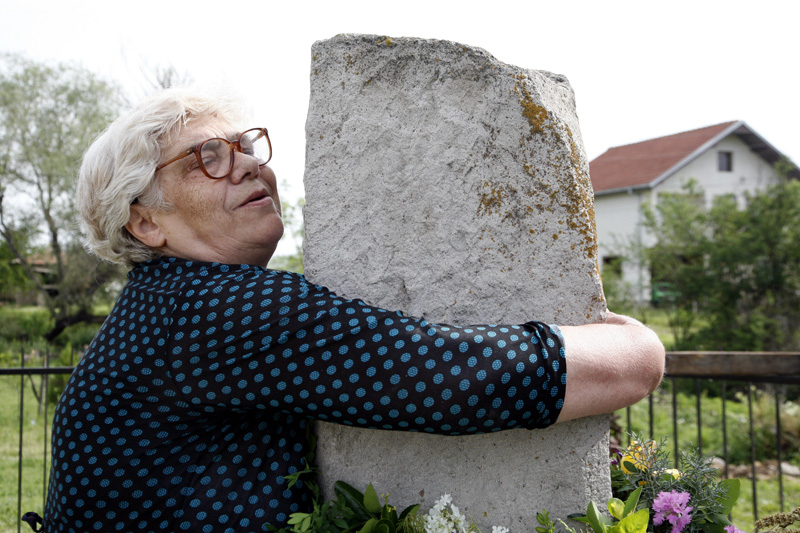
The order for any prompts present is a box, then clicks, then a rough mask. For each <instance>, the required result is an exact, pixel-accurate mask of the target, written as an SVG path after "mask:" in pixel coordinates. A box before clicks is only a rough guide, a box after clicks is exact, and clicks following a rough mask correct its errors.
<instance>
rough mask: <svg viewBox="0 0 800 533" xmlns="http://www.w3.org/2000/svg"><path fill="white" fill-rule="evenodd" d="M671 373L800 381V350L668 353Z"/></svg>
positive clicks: (744, 379)
mask: <svg viewBox="0 0 800 533" xmlns="http://www.w3.org/2000/svg"><path fill="white" fill-rule="evenodd" d="M666 373H667V376H670V377H702V378H716V379H737V380H742V381H749V380H753V381H774V382H782V383H800V352H667V370H666Z"/></svg>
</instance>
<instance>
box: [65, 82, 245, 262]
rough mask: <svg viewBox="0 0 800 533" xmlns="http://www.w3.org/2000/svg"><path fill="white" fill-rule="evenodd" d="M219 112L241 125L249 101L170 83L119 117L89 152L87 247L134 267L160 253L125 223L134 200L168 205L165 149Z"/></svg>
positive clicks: (83, 210)
mask: <svg viewBox="0 0 800 533" xmlns="http://www.w3.org/2000/svg"><path fill="white" fill-rule="evenodd" d="M209 116H215V117H218V118H221V119H222V120H224V121H225V122H227V123H228V124H230V125H231V126H234V127H241V126H242V123H243V121H244V119H245V106H244V105H243V103H242V101H241V100H240V99H239V98H238V97H236V96H230V94H229V93H226V94H221V93H219V92H216V91H215V92H211V91H209V90H207V89H206V90H200V89H197V88H170V89H165V90H163V91H161V92H159V93H157V94H155V95H154V96H152V97H151V98H149V99H148V100H146V101H144V102H142V103H141V104H140V105H138V106H137V107H136V108H134V109H133V110H132V111H130V112H129V113H127V114H125V115H123V116H121V117H120V118H118V119H117V120H115V121H114V122H113V123H112V124H111V125H110V126H109V127H108V128H107V129H106V131H105V132H103V133H102V134H101V135H100V136H99V137H98V138H97V140H96V141H95V142H94V143H92V145H91V146H90V147H89V149H88V150H87V151H86V153H85V154H84V157H83V163H82V165H81V170H80V175H79V177H78V186H77V198H76V200H77V205H78V212H79V214H80V220H79V222H80V228H81V231H82V233H83V237H84V239H83V240H84V245H85V246H86V248H87V249H88V250H89V251H90V252H92V253H94V254H96V255H97V256H98V257H100V258H101V259H105V260H107V261H110V262H112V263H121V264H124V265H125V266H127V267H131V266H133V265H134V264H136V263H140V262H143V261H148V260H150V259H154V258H156V257H158V256H159V255H160V254H159V252H158V251H157V250H155V249H153V248H151V247H149V246H147V245H145V244H143V243H142V242H140V241H139V240H137V239H136V238H135V237H133V236H132V235H131V234H130V233H129V232H128V230H127V229H125V224H127V223H128V221H129V219H130V207H131V205H132V204H133V203H134V202H138V203H140V204H141V205H142V206H144V207H148V208H153V209H157V210H158V209H160V210H166V209H170V208H171V205H170V204H169V203H168V202H166V201H165V199H164V196H163V194H162V192H161V188H160V187H159V185H158V183H157V181H156V176H155V172H156V167H157V166H158V163H159V161H160V160H161V156H162V149H163V148H164V147H166V146H168V145H169V144H170V143H171V142H172V141H173V140H174V139H176V138H177V137H178V135H180V133H181V130H182V128H183V127H184V126H186V124H187V123H189V122H190V121H192V120H193V119H197V118H201V117H209Z"/></svg>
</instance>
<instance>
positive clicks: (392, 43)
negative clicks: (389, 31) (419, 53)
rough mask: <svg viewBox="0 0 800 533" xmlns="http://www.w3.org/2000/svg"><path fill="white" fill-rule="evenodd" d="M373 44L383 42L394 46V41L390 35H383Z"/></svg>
mask: <svg viewBox="0 0 800 533" xmlns="http://www.w3.org/2000/svg"><path fill="white" fill-rule="evenodd" d="M375 44H377V45H381V44H385V45H386V46H394V41H392V38H391V37H384V38H383V39H381V40H380V41H378V42H377V43H375Z"/></svg>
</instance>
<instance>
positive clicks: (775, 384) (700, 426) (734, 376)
mask: <svg viewBox="0 0 800 533" xmlns="http://www.w3.org/2000/svg"><path fill="white" fill-rule="evenodd" d="M50 359H51V358H50V357H49V355H48V354H44V355H42V356H40V357H39V360H41V361H42V365H41V366H33V365H31V364H30V361H29V365H28V366H26V364H25V363H26V361H25V354H24V352H23V353H21V354H20V366H19V367H16V368H0V376H7V379H9V380H13V379H14V377H18V378H19V380H20V381H19V425H18V432H19V435H18V437H19V442H18V468H17V476H16V477H17V479H16V482H17V493H16V511H17V513H16V514H17V521H16V523H17V527H16V529H17V531H20V530H21V521H20V518H21V516H22V514H23V512H24V511H28V510H37V511H39V512H41V511H42V510H43V509H44V503H45V498H46V491H47V482H48V476H49V464H50V457H49V453H50V442H49V440H50V424H51V423H52V420H51V414H50V408H51V407H52V401H50V400H49V399H48V396H49V395H48V393H47V391H48V388H49V386H50V379H51V377H53V376H64V375H66V374H70V373H71V372H72V370H73V366H72V365H69V366H49V363H48V361H49V360H50ZM70 362H71V361H70ZM667 375H668V378H667V382H668V383H669V385H668V386H667V387H664V388H663V390H668V391H669V392H668V393H667V395H668V397H670V401H664V392H663V390H662V392H661V393H659V394H660V396H657V395H653V396H650V397H649V398H648V399H647V400H645V401H644V402H645V403H646V405H647V415H646V418H647V424H646V428H647V430H648V431H649V435H648V436H649V437H650V438H654V439H656V440H657V439H659V438H662V437H664V436H666V435H662V434H659V435H657V434H656V433H657V428H656V427H655V421H656V420H657V418H658V417H657V416H656V413H657V411H658V410H659V409H664V408H666V409H668V410H670V411H671V412H670V414H669V416H670V417H671V426H672V428H671V435H669V437H670V439H671V442H672V443H673V444H674V457H675V460H676V461H677V458H678V447H679V442H680V440H681V439H682V438H683V435H682V434H683V433H685V431H682V424H681V422H680V421H681V420H682V417H686V416H689V415H687V414H686V413H682V412H681V410H680V408H679V405H678V392H677V391H678V390H679V389H681V390H684V391H685V390H687V385H686V380H690V382H693V383H694V389H695V392H696V393H695V394H694V413H693V415H692V416H693V417H694V418H695V419H696V425H697V429H696V435H693V436H692V437H696V440H694V438H693V439H692V440H693V442H694V443H695V445H696V447H697V448H698V450H699V451H700V453H701V454H702V453H703V446H704V442H706V440H707V439H708V436H709V435H708V431H709V426H708V425H706V424H704V423H703V420H704V419H707V418H708V417H709V416H716V415H709V414H708V413H705V412H704V406H703V401H704V400H703V398H704V394H703V393H702V391H703V390H705V389H706V388H707V384H708V383H715V384H716V386H717V387H718V390H717V391H716V392H717V394H718V397H719V398H721V402H722V403H721V405H722V413H721V416H720V417H719V418H720V420H719V422H720V423H719V424H718V429H719V431H720V432H721V433H722V442H723V445H722V454H721V455H722V457H721V459H722V460H723V462H724V467H723V472H722V475H723V476H725V477H727V476H729V475H730V472H729V466H728V463H729V461H728V440H729V428H728V423H727V418H728V416H727V407H728V402H729V401H730V400H729V399H728V396H729V389H730V388H731V387H733V388H737V389H739V390H740V391H744V392H743V393H741V394H740V396H741V395H744V397H745V398H746V402H747V406H748V409H747V411H748V421H749V425H748V427H749V437H750V457H749V463H750V464H749V465H748V466H749V468H750V470H751V474H750V475H749V476H748V477H750V478H751V479H752V483H751V491H752V501H753V516H754V520H755V519H756V518H758V517H759V509H758V490H757V477H758V476H757V472H756V464H757V461H758V459H759V457H760V456H762V455H763V454H764V452H765V451H766V450H764V449H761V448H760V447H759V445H758V443H757V442H756V439H755V437H754V435H755V432H754V427H753V424H754V414H753V393H754V387H755V386H756V385H760V384H765V383H769V384H771V385H770V387H768V389H769V390H768V392H769V393H771V394H772V395H774V404H775V418H774V426H773V427H774V431H775V435H776V440H775V442H776V449H775V455H776V456H777V477H778V483H779V491H780V510H781V511H784V509H785V507H786V505H787V504H789V503H790V502H787V501H785V499H786V498H785V495H784V472H783V467H782V464H783V461H782V458H783V452H784V447H785V446H784V444H785V437H784V433H783V427H784V420H785V416H786V415H785V414H784V413H783V412H782V406H783V405H784V400H785V399H786V398H787V396H789V397H792V398H798V397H800V354H798V353H793V354H777V353H760V354H752V353H750V354H742V353H721V352H720V353H702V352H693V353H690V352H670V353H668V354H667ZM36 376H38V382H37V380H36V378H35V377H36ZM26 380H27V381H28V383H26ZM6 383H9V382H6ZM28 385H30V387H29V386H28ZM37 386H38V389H39V391H40V394H39V395H38V396H37V397H36V398H35V400H37V401H38V406H37V409H38V410H39V412H40V413H41V412H42V411H43V414H44V416H43V420H44V423H43V424H42V426H43V427H42V428H41V429H37V431H40V432H41V436H40V438H41V445H40V446H41V451H42V454H43V455H42V460H41V469H42V471H41V472H37V473H35V476H36V477H41V491H42V497H41V507H39V504H38V503H37V504H36V507H38V509H23V508H22V505H23V477H24V475H30V474H29V470H30V469H27V470H26V472H23V463H24V461H23V451H24V449H25V445H24V442H23V434H26V433H28V434H29V433H30V431H31V430H27V432H26V429H25V416H24V411H25V396H26V391H31V390H34V391H35V390H36V388H37ZM29 394H30V392H29ZM669 395H671V396H669ZM794 416H797V415H796V414H795V415H794ZM622 418H623V419H624V420H623V422H624V423H625V424H626V426H627V427H625V428H623V429H631V428H633V427H634V426H636V425H637V424H638V427H639V428H640V429H639V431H640V432H642V429H641V428H642V426H643V424H644V423H643V422H642V420H637V419H634V415H633V410H632V409H630V408H629V409H628V410H627V411H626V414H625V415H624V416H623V417H622ZM662 418H663V415H662ZM793 423H794V424H797V422H796V421H794V422H793ZM4 434H5V435H6V437H4V438H5V439H6V440H7V439H8V434H9V428H5V433H4ZM29 438H30V437H29ZM37 440H38V438H37ZM28 442H29V443H30V442H31V441H30V440H28ZM38 446H39V445H38V444H37V445H36V447H38ZM5 447H6V448H8V445H7V444H6V445H5ZM770 455H771V453H770ZM37 464H38V461H37ZM5 475H6V477H7V476H8V475H9V474H8V473H7V472H6V474H5ZM0 482H1V483H2V484H3V485H4V486H6V487H9V486H10V485H9V484H10V483H11V482H12V480H11V479H2V480H0ZM28 495H29V496H30V493H28ZM5 501H8V499H7V498H6V500H5ZM27 501H30V500H27ZM793 504H794V505H796V504H797V502H794V503H793ZM26 527H27V526H26Z"/></svg>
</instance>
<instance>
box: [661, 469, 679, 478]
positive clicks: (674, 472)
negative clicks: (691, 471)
mask: <svg viewBox="0 0 800 533" xmlns="http://www.w3.org/2000/svg"><path fill="white" fill-rule="evenodd" d="M664 473H665V474H669V475H670V476H672V479H680V478H681V477H682V476H683V473H681V471H680V470H678V469H677V468H667V469H666V470H664Z"/></svg>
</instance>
